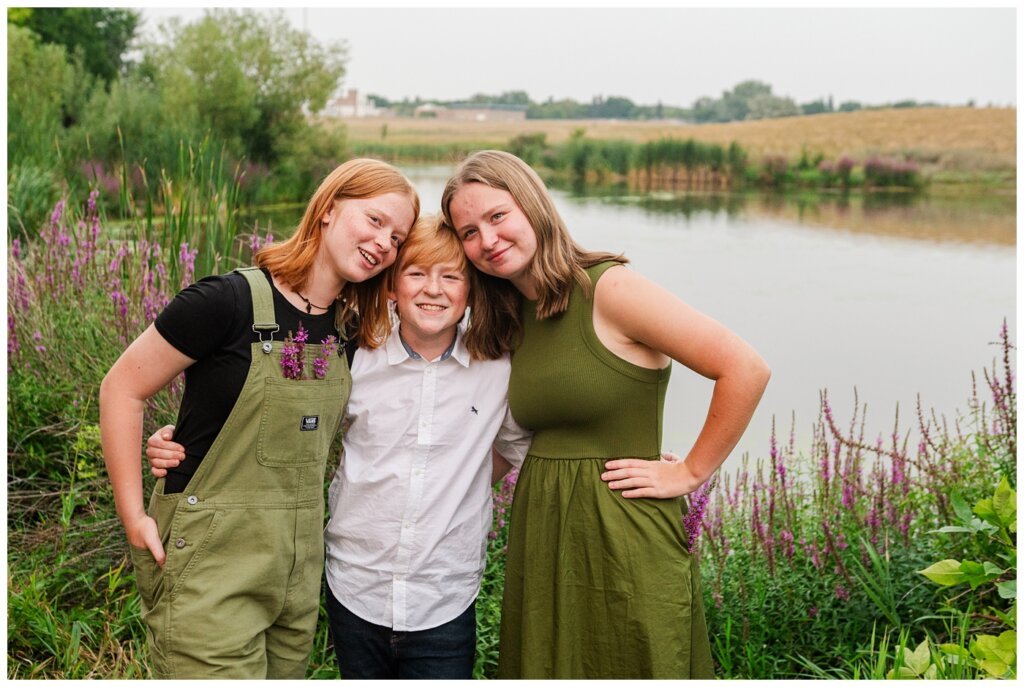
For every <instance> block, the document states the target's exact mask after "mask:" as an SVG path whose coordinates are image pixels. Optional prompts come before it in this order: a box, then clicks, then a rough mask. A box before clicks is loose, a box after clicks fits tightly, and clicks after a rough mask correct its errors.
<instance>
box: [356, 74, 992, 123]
mask: <svg viewBox="0 0 1024 687" xmlns="http://www.w3.org/2000/svg"><path fill="white" fill-rule="evenodd" d="M368 98H369V99H370V100H372V101H374V102H375V103H376V105H377V106H378V107H386V108H390V109H391V110H392V111H393V112H394V113H395V114H396V115H398V116H406V117H411V116H412V115H413V113H414V112H415V110H416V108H417V107H419V106H420V105H424V104H426V103H428V102H429V103H434V104H437V105H445V106H451V105H454V104H465V103H470V104H479V105H517V106H521V107H525V108H526V118H527V119H676V120H682V121H688V122H696V123H704V122H736V121H743V120H751V119H772V118H776V117H795V116H799V115H813V114H821V113H824V112H853V111H854V110H860V109H882V108H890V107H896V108H904V107H937V106H938V104H937V103H928V102H917V101H915V100H902V101H899V102H896V103H886V104H882V105H864V104H862V103H860V102H857V101H855V100H849V101H845V102H841V103H839V105H838V106H836V105H835V103H834V102H833V98H832V96H831V95H829V96H828V97H827V98H824V97H823V98H819V99H818V100H814V101H811V102H808V103H802V104H799V105H798V104H797V103H796V102H795V101H794V100H793V99H792V98H790V97H788V96H780V95H775V94H774V93H772V87H771V86H770V85H768V84H766V83H764V82H762V81H755V80H749V81H743V82H742V83H738V84H736V86H734V87H733V88H732V90H728V91H724V92H723V93H722V95H721V97H719V98H712V97H710V96H704V97H701V98H698V99H697V100H696V101H694V103H693V104H692V105H691V106H690V107H677V106H675V105H666V104H664V103H661V102H658V103H656V104H654V105H638V104H636V103H634V102H633V101H632V100H630V99H629V98H626V97H623V96H615V95H613V96H607V97H605V96H602V95H598V96H594V98H592V99H591V101H590V102H589V103H581V102H578V101H576V100H573V99H572V98H562V99H560V100H555V99H554V98H551V97H549V98H548V99H547V100H545V101H544V102H539V103H538V102H534V101H533V100H531V99H530V96H529V95H528V94H527V92H526V91H505V92H503V93H501V94H500V95H486V94H483V93H477V94H475V95H473V96H472V97H471V98H468V99H465V100H436V99H429V100H424V99H421V98H420V97H419V96H416V97H415V98H404V99H403V100H389V99H388V98H385V97H383V96H380V95H375V94H370V95H369V96H368ZM973 104H974V103H973V102H971V103H968V105H970V106H973Z"/></svg>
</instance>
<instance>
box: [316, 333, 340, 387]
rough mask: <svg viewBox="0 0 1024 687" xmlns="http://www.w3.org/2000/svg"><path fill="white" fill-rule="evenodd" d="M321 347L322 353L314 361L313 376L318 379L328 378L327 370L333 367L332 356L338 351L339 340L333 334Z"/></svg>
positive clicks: (321, 343) (322, 342)
mask: <svg viewBox="0 0 1024 687" xmlns="http://www.w3.org/2000/svg"><path fill="white" fill-rule="evenodd" d="M320 345H321V353H320V355H319V356H317V357H316V359H315V360H313V376H314V377H316V378H317V379H323V378H324V377H326V376H327V369H328V368H329V367H330V366H331V356H332V355H334V353H335V351H337V350H338V339H337V338H336V337H335V336H334V335H333V334H331V335H329V336H328V337H327V338H326V339H324V340H323V341H321V342H320Z"/></svg>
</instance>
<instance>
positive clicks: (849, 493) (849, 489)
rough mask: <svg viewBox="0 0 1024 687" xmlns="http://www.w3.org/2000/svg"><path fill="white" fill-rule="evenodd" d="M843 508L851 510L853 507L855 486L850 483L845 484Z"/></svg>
mask: <svg viewBox="0 0 1024 687" xmlns="http://www.w3.org/2000/svg"><path fill="white" fill-rule="evenodd" d="M842 503H843V508H845V509H846V510H849V509H850V508H852V507H853V486H852V485H851V484H850V483H849V482H844V483H843V498H842Z"/></svg>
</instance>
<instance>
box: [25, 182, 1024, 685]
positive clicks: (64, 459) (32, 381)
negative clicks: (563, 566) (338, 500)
mask: <svg viewBox="0 0 1024 687" xmlns="http://www.w3.org/2000/svg"><path fill="white" fill-rule="evenodd" d="M228 178H229V179H230V177H228ZM225 184H230V182H229V181H225V180H224V179H223V178H222V179H221V180H220V181H216V180H208V183H206V184H205V185H204V186H202V187H201V188H195V189H191V190H189V189H181V192H182V193H185V194H186V195H187V194H189V193H192V194H193V195H192V198H193V201H192V202H189V203H181V204H179V205H178V206H177V207H178V212H179V215H178V216H177V217H176V218H175V219H174V224H175V226H178V227H182V228H183V229H182V231H181V232H180V233H177V234H175V235H174V237H173V239H170V238H167V236H168V234H166V233H159V235H157V234H155V233H153V232H152V230H151V228H150V227H149V226H148V225H147V224H146V221H147V220H146V218H145V217H144V216H138V217H135V218H133V219H131V220H129V221H128V223H127V224H122V225H120V226H118V227H117V228H116V229H114V228H113V227H112V225H111V223H110V222H109V220H108V219H107V218H106V217H105V216H104V215H103V213H102V211H101V209H100V208H99V206H98V204H97V199H98V195H99V193H98V191H96V190H94V191H93V192H92V193H90V194H89V195H88V196H87V197H74V196H69V197H68V198H67V199H65V200H62V201H61V202H59V203H58V204H57V205H56V206H55V207H53V208H51V210H50V213H49V217H48V221H47V222H46V223H45V224H44V226H43V228H42V230H41V231H39V232H38V233H36V234H34V235H30V236H26V237H24V240H22V239H21V238H14V239H12V241H11V243H10V244H9V246H8V256H7V257H8V266H9V269H8V284H7V287H8V288H7V292H8V321H7V326H8V447H7V448H8V523H7V524H8V614H9V615H8V627H9V629H10V630H11V631H10V632H9V642H8V677H9V678H28V677H47V678H93V677H108V678H110V677H128V676H134V677H146V676H148V669H147V667H146V662H145V657H146V646H145V639H144V630H143V625H142V623H141V620H140V618H139V602H138V596H137V592H136V590H135V586H134V580H133V574H132V570H131V564H130V562H129V561H130V558H129V556H128V550H127V543H126V541H125V539H124V536H123V534H122V532H121V528H120V526H119V523H118V521H117V518H116V515H115V513H114V509H113V503H112V497H111V493H110V490H109V487H108V484H107V479H106V476H105V471H104V469H103V462H102V456H101V451H100V444H99V432H98V426H97V421H98V414H97V408H96V404H95V398H96V392H97V388H98V385H99V382H100V380H101V379H102V376H103V374H104V373H105V371H106V370H107V369H108V367H109V366H110V364H112V362H113V361H114V359H115V358H116V357H117V355H118V353H119V352H120V350H121V349H122V348H123V346H124V345H125V344H126V343H127V342H128V341H130V340H131V339H132V338H133V337H135V336H136V335H137V334H138V333H139V332H140V331H141V330H142V328H144V327H145V326H146V324H147V323H148V322H149V321H151V320H152V317H153V316H154V315H155V313H156V312H157V311H158V310H159V308H161V307H162V305H163V304H164V303H166V302H167V300H168V299H169V298H170V297H171V296H172V295H173V293H174V292H175V291H176V290H177V289H178V288H180V287H181V286H182V285H183V284H185V283H187V282H189V281H190V280H192V279H194V278H196V277H198V276H202V274H203V273H205V271H206V270H209V269H221V270H222V269H227V268H230V267H231V266H233V264H235V262H236V261H238V262H240V261H245V260H246V259H247V257H248V251H249V250H250V249H251V248H252V247H253V246H256V245H259V244H260V243H261V242H264V241H266V240H268V237H266V236H259V235H247V234H245V233H243V232H241V231H240V230H239V229H238V225H237V223H235V224H231V223H230V220H229V219H228V218H229V217H231V216H232V215H233V214H234V213H235V212H236V211H237V207H232V206H231V202H234V201H231V202H228V203H227V204H226V205H222V206H218V207H219V209H217V210H216V211H212V212H206V211H205V210H203V211H202V212H203V214H204V216H205V215H209V216H210V217H211V218H210V219H209V220H205V219H204V221H198V220H199V218H198V217H191V216H189V215H188V213H190V212H193V211H194V212H197V213H198V212H200V211H201V210H200V209H202V208H209V207H211V206H213V205H214V204H215V203H216V202H217V201H215V200H214V199H213V197H214V196H217V197H221V196H222V195H223V189H224V188H225ZM228 197H236V196H231V194H230V193H229V194H228ZM204 222H208V223H204ZM209 235H212V236H219V237H220V238H219V239H217V240H206V239H205V238H204V237H206V236H209ZM170 241H173V242H178V241H180V243H177V245H175V244H174V243H171V242H170ZM218 256H219V257H218ZM197 266H202V267H197ZM200 269H201V270H202V271H199V270H200ZM1000 342H1001V344H1000V348H999V350H998V351H997V354H998V361H997V363H995V364H994V365H993V367H992V368H991V369H989V370H985V371H984V372H983V373H982V375H981V376H980V377H978V378H976V379H975V383H974V385H973V391H971V392H970V393H968V394H965V395H966V396H967V401H968V403H967V410H966V414H964V415H963V416H961V417H957V418H948V419H947V418H937V417H934V416H933V415H932V414H930V413H929V412H928V411H927V410H926V409H924V408H923V407H922V408H918V409H916V410H915V412H913V413H909V414H908V413H906V412H905V413H904V414H903V415H902V416H901V417H900V418H899V419H898V421H897V424H896V426H894V427H893V428H892V429H891V430H886V431H884V432H879V431H878V429H877V428H876V427H875V426H874V425H873V424H872V423H869V421H868V419H867V417H866V416H865V412H864V411H863V409H858V411H857V413H856V414H855V416H854V417H853V418H851V419H849V420H843V419H840V418H836V417H834V416H833V415H832V412H831V410H830V405H829V402H828V396H823V397H822V404H821V409H822V410H821V416H820V418H819V420H818V424H817V430H816V432H815V435H814V439H813V441H812V443H811V445H809V446H796V445H794V442H793V440H792V439H790V440H789V441H786V440H785V439H780V438H779V436H778V435H775V434H773V435H772V436H771V437H766V438H765V442H766V448H765V453H764V454H763V455H761V456H754V457H751V458H749V459H748V460H747V462H746V463H745V465H744V466H743V468H742V469H740V470H739V471H738V472H736V473H733V474H727V475H722V476H720V478H719V480H718V483H717V486H716V488H715V489H714V490H713V491H712V492H711V497H710V501H709V505H708V508H707V510H706V511H705V514H704V519H703V524H702V535H701V538H700V545H699V546H700V551H701V556H702V561H703V570H704V581H705V601H706V607H707V612H708V619H709V623H710V629H711V635H712V638H713V642H714V652H715V659H716V662H717V665H718V669H719V674H720V676H721V677H730V678H741V677H742V678H784V677H877V678H885V677H893V676H908V675H911V674H913V675H922V676H937V677H944V676H945V677H953V676H957V677H968V678H974V677H983V676H991V677H1012V676H1013V675H1014V674H1015V670H1016V655H1015V646H1016V645H1015V634H1014V633H1015V623H1016V606H1015V594H1016V591H1015V580H1016V556H1015V546H1016V511H1015V503H1016V501H1015V494H1014V491H1015V489H1016V444H1015V441H1016V388H1015V372H1014V369H1013V347H1012V345H1011V342H1010V341H1009V337H1008V333H1007V330H1006V327H1005V325H1004V327H1003V329H1002V331H1001V334H1000ZM966 379H967V378H966V371H965V381H966ZM966 386H967V384H966V383H965V387H966ZM179 391H180V386H179V385H178V384H177V383H176V384H172V385H171V387H170V388H169V389H168V390H166V391H164V392H162V393H161V394H159V395H158V396H157V397H156V398H155V399H154V400H153V401H152V402H151V403H150V404H149V410H148V412H147V427H146V430H147V431H151V430H152V429H153V428H155V427H156V426H158V425H161V424H163V423H165V422H168V421H170V420H171V419H172V418H173V415H174V409H175V407H176V404H177V397H178V393H179ZM907 415H910V416H911V417H912V419H911V420H910V422H909V423H908V422H907V420H906V419H905V418H906V417H907ZM908 424H909V425H911V426H914V427H916V429H917V432H916V433H917V435H918V436H920V441H918V442H910V441H909V440H908V433H907V431H906V429H905V427H906V426H907V425H908ZM901 427H903V428H904V429H901ZM779 435H781V436H783V437H784V436H785V434H784V432H782V431H781V430H780V432H779ZM141 470H142V465H141V462H140V471H141ZM144 479H145V481H146V484H147V489H148V488H152V480H151V478H150V477H149V475H148V473H146V474H145V477H144ZM514 479H515V477H514V476H511V477H509V478H508V479H506V480H505V481H504V482H503V483H502V484H501V485H500V486H499V488H498V490H497V491H496V494H495V523H494V530H493V532H492V534H491V540H490V557H489V560H488V565H487V573H486V577H485V580H484V584H483V590H482V592H481V597H480V601H479V605H478V612H479V652H478V654H479V655H478V662H477V674H478V676H479V677H491V676H493V675H494V669H495V666H496V651H497V628H498V622H499V618H500V596H501V588H502V570H503V568H502V565H503V553H504V551H503V547H504V545H505V541H506V536H507V532H506V529H505V528H506V527H507V524H506V523H507V516H508V509H509V508H510V507H511V497H512V493H513V490H514ZM1011 506H1012V507H1011ZM325 628H326V622H323V619H322V623H321V629H320V633H319V635H318V639H317V645H316V650H315V654H314V657H313V659H312V662H311V665H310V669H309V671H310V675H311V676H320V677H328V676H332V675H335V674H336V669H335V668H334V665H333V659H332V657H331V654H332V649H331V646H330V640H329V636H328V634H327V632H326V629H325ZM780 628H784V629H785V631H784V632H780V631H779V630H780ZM922 647H923V648H922ZM908 671H909V672H908Z"/></svg>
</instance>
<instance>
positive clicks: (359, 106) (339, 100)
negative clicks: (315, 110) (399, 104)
mask: <svg viewBox="0 0 1024 687" xmlns="http://www.w3.org/2000/svg"><path fill="white" fill-rule="evenodd" d="M320 114H321V116H324V117H384V116H386V115H388V114H390V111H389V110H385V109H382V108H379V107H377V106H376V105H374V104H373V103H371V102H370V101H369V100H368V99H367V98H366V96H365V95H360V94H359V91H358V90H356V89H355V88H350V89H348V90H347V91H345V92H344V93H343V94H342V95H340V96H337V97H335V98H332V99H330V100H328V101H327V105H326V106H325V107H324V109H323V111H322V112H320Z"/></svg>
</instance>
